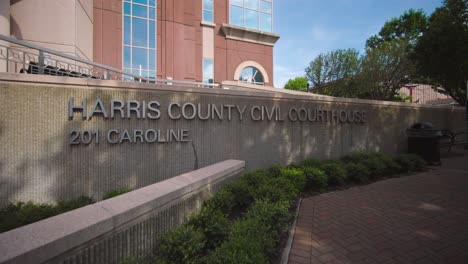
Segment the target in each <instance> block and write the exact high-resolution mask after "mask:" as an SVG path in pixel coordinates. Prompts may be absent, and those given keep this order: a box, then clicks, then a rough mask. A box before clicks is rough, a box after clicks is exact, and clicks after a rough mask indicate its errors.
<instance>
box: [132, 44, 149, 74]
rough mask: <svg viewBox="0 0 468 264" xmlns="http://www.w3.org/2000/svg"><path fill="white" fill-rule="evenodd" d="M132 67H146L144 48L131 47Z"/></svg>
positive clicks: (146, 53) (146, 60) (145, 51)
mask: <svg viewBox="0 0 468 264" xmlns="http://www.w3.org/2000/svg"><path fill="white" fill-rule="evenodd" d="M132 51H133V54H132V55H133V56H132V59H133V61H132V68H135V69H139V68H140V65H141V68H142V69H146V68H148V57H147V56H148V52H147V50H146V49H140V48H132Z"/></svg>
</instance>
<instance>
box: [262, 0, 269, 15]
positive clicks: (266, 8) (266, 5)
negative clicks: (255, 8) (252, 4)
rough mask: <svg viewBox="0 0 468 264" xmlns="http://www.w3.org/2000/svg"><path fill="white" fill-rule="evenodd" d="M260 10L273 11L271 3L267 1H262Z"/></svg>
mask: <svg viewBox="0 0 468 264" xmlns="http://www.w3.org/2000/svg"><path fill="white" fill-rule="evenodd" d="M260 11H263V12H267V13H271V3H270V2H266V1H260Z"/></svg>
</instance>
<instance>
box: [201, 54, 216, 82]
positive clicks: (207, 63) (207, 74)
mask: <svg viewBox="0 0 468 264" xmlns="http://www.w3.org/2000/svg"><path fill="white" fill-rule="evenodd" d="M213 76H214V67H213V60H210V59H203V82H205V83H214V80H213V79H214V77H213Z"/></svg>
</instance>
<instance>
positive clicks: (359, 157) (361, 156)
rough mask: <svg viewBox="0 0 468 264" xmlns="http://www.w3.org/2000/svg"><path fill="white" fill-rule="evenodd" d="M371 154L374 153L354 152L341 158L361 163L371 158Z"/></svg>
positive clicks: (345, 160)
mask: <svg viewBox="0 0 468 264" xmlns="http://www.w3.org/2000/svg"><path fill="white" fill-rule="evenodd" d="M371 156H372V153H365V152H354V153H351V154H349V155H346V156H344V157H342V158H341V160H342V161H344V162H353V163H360V162H362V161H364V160H366V159H369V158H370V157H371Z"/></svg>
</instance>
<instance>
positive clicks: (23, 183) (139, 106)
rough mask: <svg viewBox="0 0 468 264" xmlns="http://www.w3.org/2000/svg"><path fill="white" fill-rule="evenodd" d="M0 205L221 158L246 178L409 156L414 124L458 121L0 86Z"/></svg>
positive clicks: (221, 95)
mask: <svg viewBox="0 0 468 264" xmlns="http://www.w3.org/2000/svg"><path fill="white" fill-rule="evenodd" d="M0 94H1V97H0V146H1V148H2V151H1V153H0V200H1V204H5V203H7V202H8V201H28V200H33V201H37V202H53V201H57V200H66V199H71V198H75V197H77V196H80V195H86V196H92V197H94V198H95V199H100V198H101V197H102V195H103V194H104V193H105V192H107V191H110V190H114V189H117V188H121V187H130V188H139V187H143V186H147V185H149V184H152V183H155V182H159V181H162V180H165V179H168V178H171V177H173V176H175V175H179V174H181V173H185V172H188V171H191V170H194V169H197V168H201V167H204V166H207V165H210V164H214V163H216V162H220V161H223V160H227V159H239V160H245V161H246V168H247V169H248V170H252V169H257V168H264V167H268V166H271V165H273V164H283V165H284V164H288V163H293V162H297V161H300V160H303V159H305V158H309V157H313V158H318V159H330V158H337V157H339V156H342V155H345V154H347V153H350V152H353V151H384V152H386V153H390V154H392V153H401V152H404V151H406V135H405V129H406V128H408V127H409V126H410V125H411V124H412V123H414V122H417V121H429V122H432V123H434V124H435V125H436V126H438V127H444V128H450V129H453V130H456V131H458V130H462V129H463V119H464V111H463V109H461V110H460V109H453V108H430V107H424V106H413V105H407V104H398V103H390V102H376V101H366V100H351V99H338V98H330V97H317V96H313V95H307V94H305V95H299V94H298V95H295V94H285V93H281V91H278V92H277V93H272V92H246V91H234V90H221V89H200V88H184V87H175V86H157V87H156V86H155V85H151V84H142V83H123V82H114V81H97V80H84V79H83V80H82V79H71V78H60V77H50V76H26V75H0Z"/></svg>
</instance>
